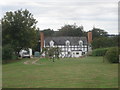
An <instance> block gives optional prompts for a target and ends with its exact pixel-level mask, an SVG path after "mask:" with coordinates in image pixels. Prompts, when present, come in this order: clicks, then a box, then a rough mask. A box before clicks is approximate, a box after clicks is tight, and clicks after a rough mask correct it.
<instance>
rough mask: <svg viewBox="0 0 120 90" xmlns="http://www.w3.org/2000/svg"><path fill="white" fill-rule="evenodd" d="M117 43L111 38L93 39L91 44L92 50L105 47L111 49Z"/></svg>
mask: <svg viewBox="0 0 120 90" xmlns="http://www.w3.org/2000/svg"><path fill="white" fill-rule="evenodd" d="M116 43H117V42H116V41H115V40H114V38H113V37H98V38H95V39H94V40H93V42H92V48H93V49H96V48H105V47H113V46H117V44H116Z"/></svg>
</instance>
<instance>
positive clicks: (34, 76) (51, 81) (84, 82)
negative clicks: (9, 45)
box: [2, 57, 118, 88]
mask: <svg viewBox="0 0 120 90" xmlns="http://www.w3.org/2000/svg"><path fill="white" fill-rule="evenodd" d="M35 59H36V58H33V59H23V60H20V61H18V62H13V63H9V64H4V65H3V77H2V78H3V88H13V87H14V88H117V87H118V64H109V63H107V62H106V63H103V59H102V57H86V58H82V59H81V58H64V59H59V60H55V62H52V60H49V59H40V60H39V61H37V62H36V63H35V64H33V63H31V62H33V61H35ZM26 61H27V62H28V63H27V64H24V62H26Z"/></svg>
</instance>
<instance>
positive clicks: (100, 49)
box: [92, 48, 109, 56]
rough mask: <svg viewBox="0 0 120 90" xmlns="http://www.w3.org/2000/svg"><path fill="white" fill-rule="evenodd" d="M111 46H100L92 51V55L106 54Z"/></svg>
mask: <svg viewBox="0 0 120 90" xmlns="http://www.w3.org/2000/svg"><path fill="white" fill-rule="evenodd" d="M108 49H109V48H99V49H94V50H93V51H92V56H104V55H105V53H106V52H107V50H108Z"/></svg>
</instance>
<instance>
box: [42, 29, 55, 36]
mask: <svg viewBox="0 0 120 90" xmlns="http://www.w3.org/2000/svg"><path fill="white" fill-rule="evenodd" d="M42 32H43V33H44V35H45V36H52V35H53V34H54V31H53V30H52V29H44V30H42Z"/></svg>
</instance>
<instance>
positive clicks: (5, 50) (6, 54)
mask: <svg viewBox="0 0 120 90" xmlns="http://www.w3.org/2000/svg"><path fill="white" fill-rule="evenodd" d="M13 51H14V50H13V49H12V47H11V45H5V46H3V47H2V60H11V59H12V58H13Z"/></svg>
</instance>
